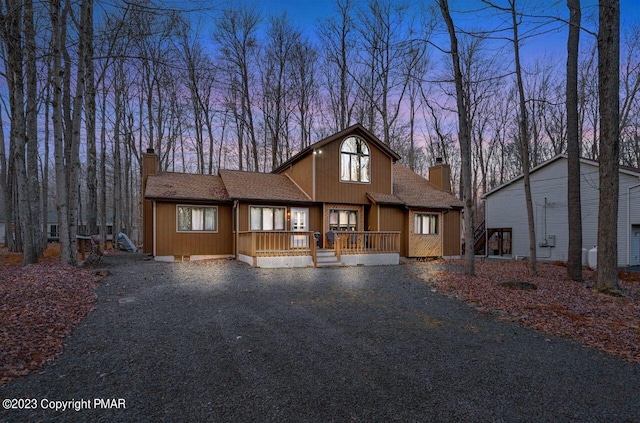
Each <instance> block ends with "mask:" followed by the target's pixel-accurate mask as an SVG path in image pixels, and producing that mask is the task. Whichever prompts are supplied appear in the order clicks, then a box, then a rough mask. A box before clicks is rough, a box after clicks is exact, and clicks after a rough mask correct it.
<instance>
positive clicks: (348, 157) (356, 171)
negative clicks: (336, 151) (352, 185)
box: [340, 137, 371, 182]
mask: <svg viewBox="0 0 640 423" xmlns="http://www.w3.org/2000/svg"><path fill="white" fill-rule="evenodd" d="M369 163H370V162H369V147H368V146H367V143H365V142H364V141H363V140H361V139H360V138H356V137H349V138H347V139H345V140H344V141H343V142H342V146H341V147H340V180H341V181H348V182H369V181H370V180H371V178H370V175H369V172H370V171H369Z"/></svg>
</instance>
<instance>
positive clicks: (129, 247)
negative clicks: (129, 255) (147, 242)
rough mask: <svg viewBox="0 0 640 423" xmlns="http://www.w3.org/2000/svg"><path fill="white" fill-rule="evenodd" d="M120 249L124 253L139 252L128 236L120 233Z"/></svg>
mask: <svg viewBox="0 0 640 423" xmlns="http://www.w3.org/2000/svg"><path fill="white" fill-rule="evenodd" d="M118 248H119V249H121V250H124V251H131V252H134V253H137V252H138V249H137V248H136V246H135V245H134V243H133V242H132V241H131V240H130V239H129V237H128V236H127V234H124V233H122V232H120V233H119V234H118Z"/></svg>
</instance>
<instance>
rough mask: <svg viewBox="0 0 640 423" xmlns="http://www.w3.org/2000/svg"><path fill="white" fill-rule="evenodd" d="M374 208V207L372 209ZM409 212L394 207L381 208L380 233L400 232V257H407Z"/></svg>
mask: <svg viewBox="0 0 640 423" xmlns="http://www.w3.org/2000/svg"><path fill="white" fill-rule="evenodd" d="M372 208H373V207H372ZM406 215H407V211H406V210H404V209H402V208H399V207H392V206H380V228H379V230H380V231H400V256H402V257H407V224H406Z"/></svg>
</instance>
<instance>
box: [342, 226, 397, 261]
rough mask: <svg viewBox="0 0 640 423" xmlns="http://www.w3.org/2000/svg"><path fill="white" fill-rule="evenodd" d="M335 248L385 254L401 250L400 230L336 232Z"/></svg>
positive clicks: (358, 252)
mask: <svg viewBox="0 0 640 423" xmlns="http://www.w3.org/2000/svg"><path fill="white" fill-rule="evenodd" d="M333 248H334V250H335V252H336V256H338V259H340V256H341V255H342V254H385V253H399V252H400V232H373V231H365V232H352V231H346V232H341V231H336V232H334V244H333Z"/></svg>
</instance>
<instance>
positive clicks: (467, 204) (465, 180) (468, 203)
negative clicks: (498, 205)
mask: <svg viewBox="0 0 640 423" xmlns="http://www.w3.org/2000/svg"><path fill="white" fill-rule="evenodd" d="M438 5H439V6H440V11H441V12H442V17H443V19H444V21H445V23H446V25H447V30H448V32H449V40H450V42H451V47H450V54H451V60H452V62H453V73H454V80H455V85H456V100H457V106H458V141H459V143H460V156H461V158H462V167H461V181H462V202H463V204H464V239H465V253H464V254H465V273H467V274H468V275H475V261H474V248H473V194H472V192H471V134H470V128H469V123H468V121H467V117H468V111H467V106H468V105H467V104H466V102H465V93H464V87H463V84H462V71H461V70H460V56H459V52H458V38H457V36H456V30H455V27H454V25H453V20H452V19H451V14H450V13H449V4H448V0H438Z"/></svg>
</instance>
